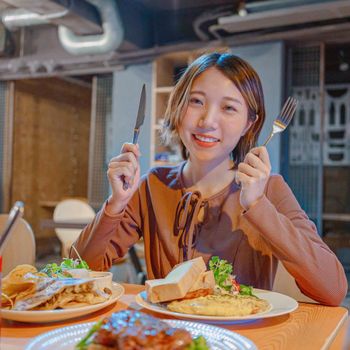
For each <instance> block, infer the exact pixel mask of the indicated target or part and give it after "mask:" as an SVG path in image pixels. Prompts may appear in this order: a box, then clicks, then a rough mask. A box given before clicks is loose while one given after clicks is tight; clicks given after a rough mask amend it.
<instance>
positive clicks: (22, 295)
mask: <svg viewBox="0 0 350 350" xmlns="http://www.w3.org/2000/svg"><path fill="white" fill-rule="evenodd" d="M2 289H3V290H2V294H1V307H2V308H7V309H14V310H21V311H22V310H53V309H56V308H72V307H81V306H85V305H93V304H98V303H102V302H104V301H106V300H108V299H109V298H110V296H111V292H109V293H106V292H104V291H101V290H95V289H96V288H95V285H94V281H93V280H91V279H89V280H86V279H76V278H67V279H56V278H51V277H48V276H47V275H46V274H43V273H41V272H37V269H36V268H35V267H34V266H31V265H19V266H17V267H16V268H14V269H13V270H12V271H11V272H10V273H9V274H8V275H7V276H6V277H5V278H4V279H3V280H2Z"/></svg>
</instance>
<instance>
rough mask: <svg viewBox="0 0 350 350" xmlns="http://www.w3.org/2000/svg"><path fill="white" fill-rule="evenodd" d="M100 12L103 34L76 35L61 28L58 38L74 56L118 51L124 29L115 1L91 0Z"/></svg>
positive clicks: (65, 28)
mask: <svg viewBox="0 0 350 350" xmlns="http://www.w3.org/2000/svg"><path fill="white" fill-rule="evenodd" d="M89 2H90V3H91V4H93V5H95V6H96V7H97V9H98V10H99V11H100V15H101V19H102V28H103V33H102V34H99V35H84V36H79V35H75V34H74V33H73V32H72V31H71V30H69V29H68V28H67V27H64V26H59V28H58V37H59V40H60V43H61V45H62V46H63V48H64V49H65V50H66V51H67V52H69V53H70V54H72V55H89V54H104V53H108V52H112V51H114V50H116V49H117V48H118V47H119V46H120V44H121V43H122V40H123V38H124V28H123V25H122V21H121V18H120V14H119V11H118V9H117V5H116V2H115V1H114V0H89Z"/></svg>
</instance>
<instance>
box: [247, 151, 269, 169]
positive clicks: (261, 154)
mask: <svg viewBox="0 0 350 350" xmlns="http://www.w3.org/2000/svg"><path fill="white" fill-rule="evenodd" d="M250 152H251V153H253V154H255V155H256V156H257V157H259V159H261V161H262V162H263V163H264V164H265V165H266V166H267V167H268V168H271V162H270V156H269V152H268V151H267V148H266V147H265V146H260V147H254V148H252V149H251V150H250Z"/></svg>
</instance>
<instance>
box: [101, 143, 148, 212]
mask: <svg viewBox="0 0 350 350" xmlns="http://www.w3.org/2000/svg"><path fill="white" fill-rule="evenodd" d="M140 155H141V154H140V150H139V146H138V144H136V145H134V144H132V143H124V145H123V146H122V149H121V152H120V154H119V155H118V156H117V157H114V158H112V159H111V160H110V162H109V164H108V170H107V176H108V181H109V183H110V185H111V188H112V194H111V196H110V197H109V199H108V208H106V209H107V212H108V213H109V214H111V215H115V214H119V213H120V212H122V211H123V210H124V208H125V207H126V205H127V204H128V202H129V200H130V198H131V197H132V195H133V194H134V193H135V191H136V189H137V187H138V184H139V180H140V162H139V157H140ZM124 182H126V183H128V184H129V186H128V188H127V189H125V188H123V187H124Z"/></svg>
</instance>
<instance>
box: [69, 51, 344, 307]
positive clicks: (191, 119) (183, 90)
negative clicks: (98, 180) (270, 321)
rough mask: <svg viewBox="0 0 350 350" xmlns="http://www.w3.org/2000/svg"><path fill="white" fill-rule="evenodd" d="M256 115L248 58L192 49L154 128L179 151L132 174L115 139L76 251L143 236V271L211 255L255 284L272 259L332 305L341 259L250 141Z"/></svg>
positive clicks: (104, 264) (105, 259)
mask: <svg viewBox="0 0 350 350" xmlns="http://www.w3.org/2000/svg"><path fill="white" fill-rule="evenodd" d="M264 120H265V107H264V99H263V92H262V87H261V83H260V79H259V77H258V75H257V73H256V72H255V71H254V69H253V68H252V67H251V66H250V65H249V64H248V63H246V62H245V61H244V60H242V59H240V58H238V57H236V56H233V55H231V54H227V53H226V54H219V53H212V54H207V55H204V56H201V57H199V58H198V59H197V60H195V61H194V62H193V63H192V64H191V65H190V66H189V67H188V69H187V70H186V71H185V72H184V74H183V75H182V77H181V78H180V80H179V81H178V83H177V84H176V86H175V88H174V90H173V92H172V94H171V96H170V99H169V103H168V108H167V111H166V116H165V124H164V138H165V140H166V142H168V143H174V142H176V143H178V145H179V146H180V148H181V150H182V155H183V157H184V160H185V161H184V162H183V163H181V164H180V165H178V166H175V167H158V168H154V169H151V170H150V172H149V173H148V174H146V175H145V176H143V177H142V178H141V179H140V166H139V157H140V151H139V148H138V146H137V145H133V144H124V145H123V147H122V150H121V154H120V155H118V156H117V157H115V158H113V159H112V160H111V161H110V163H109V169H108V179H109V182H110V185H111V188H112V194H111V196H110V197H109V199H108V201H107V202H106V203H105V205H104V206H103V207H102V209H101V210H100V212H99V213H98V214H97V215H96V218H95V220H94V221H93V222H92V223H91V224H90V225H89V226H87V227H86V228H85V229H84V231H83V232H82V234H81V235H80V237H79V239H78V240H77V242H76V243H75V246H76V248H77V250H78V251H79V252H80V254H81V256H82V257H83V258H84V259H85V260H86V261H87V262H88V264H89V265H90V266H91V268H93V269H99V270H104V269H108V268H110V267H111V265H112V264H113V262H115V261H117V260H118V259H120V258H122V257H123V256H124V255H125V254H126V253H127V251H128V249H129V247H130V246H132V245H133V244H134V243H135V242H136V241H138V240H139V239H140V238H141V237H143V239H144V244H145V260H146V266H147V275H148V278H149V279H153V278H163V277H165V276H166V275H167V273H168V272H169V271H170V270H171V268H172V267H173V266H174V265H176V264H178V263H179V262H182V261H184V260H187V259H192V258H194V257H197V256H202V257H203V258H204V260H205V261H206V262H208V261H209V260H210V258H211V257H212V256H213V255H218V256H219V257H220V258H222V259H226V260H228V261H229V262H230V263H232V264H233V267H234V274H235V275H236V278H237V280H238V282H240V283H243V284H247V285H251V286H253V287H256V288H263V289H271V288H272V285H273V281H274V276H275V273H276V268H277V264H278V261H281V262H282V263H283V265H284V266H285V267H286V269H287V270H288V271H289V272H290V273H291V274H292V275H293V277H294V278H295V280H296V282H297V284H298V286H299V288H300V289H301V291H302V292H303V293H304V294H306V295H307V296H309V297H311V298H313V299H314V300H317V301H319V302H321V303H324V304H327V305H338V304H339V303H340V302H341V301H342V299H343V298H344V296H345V294H346V292H347V281H346V277H345V274H344V270H343V267H342V265H341V264H340V262H339V261H338V259H337V258H336V256H335V255H334V254H333V253H332V251H331V250H330V249H329V248H328V247H327V246H326V245H325V244H324V243H323V241H322V240H321V238H320V237H319V235H318V234H317V231H316V228H315V225H314V224H313V223H312V222H311V221H310V220H309V219H308V217H307V216H306V214H305V213H304V211H303V210H302V209H301V208H300V206H299V204H298V202H297V200H296V199H295V197H294V195H293V193H292V192H291V190H290V188H289V187H288V185H287V184H286V183H285V182H284V180H283V178H282V177H281V176H279V175H270V170H271V165H270V160H269V155H268V152H267V150H266V148H265V147H255V144H256V141H257V139H258V136H259V133H260V130H261V128H262V125H263V123H264ZM123 181H128V182H129V183H130V184H131V186H129V188H128V189H127V190H124V189H123Z"/></svg>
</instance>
